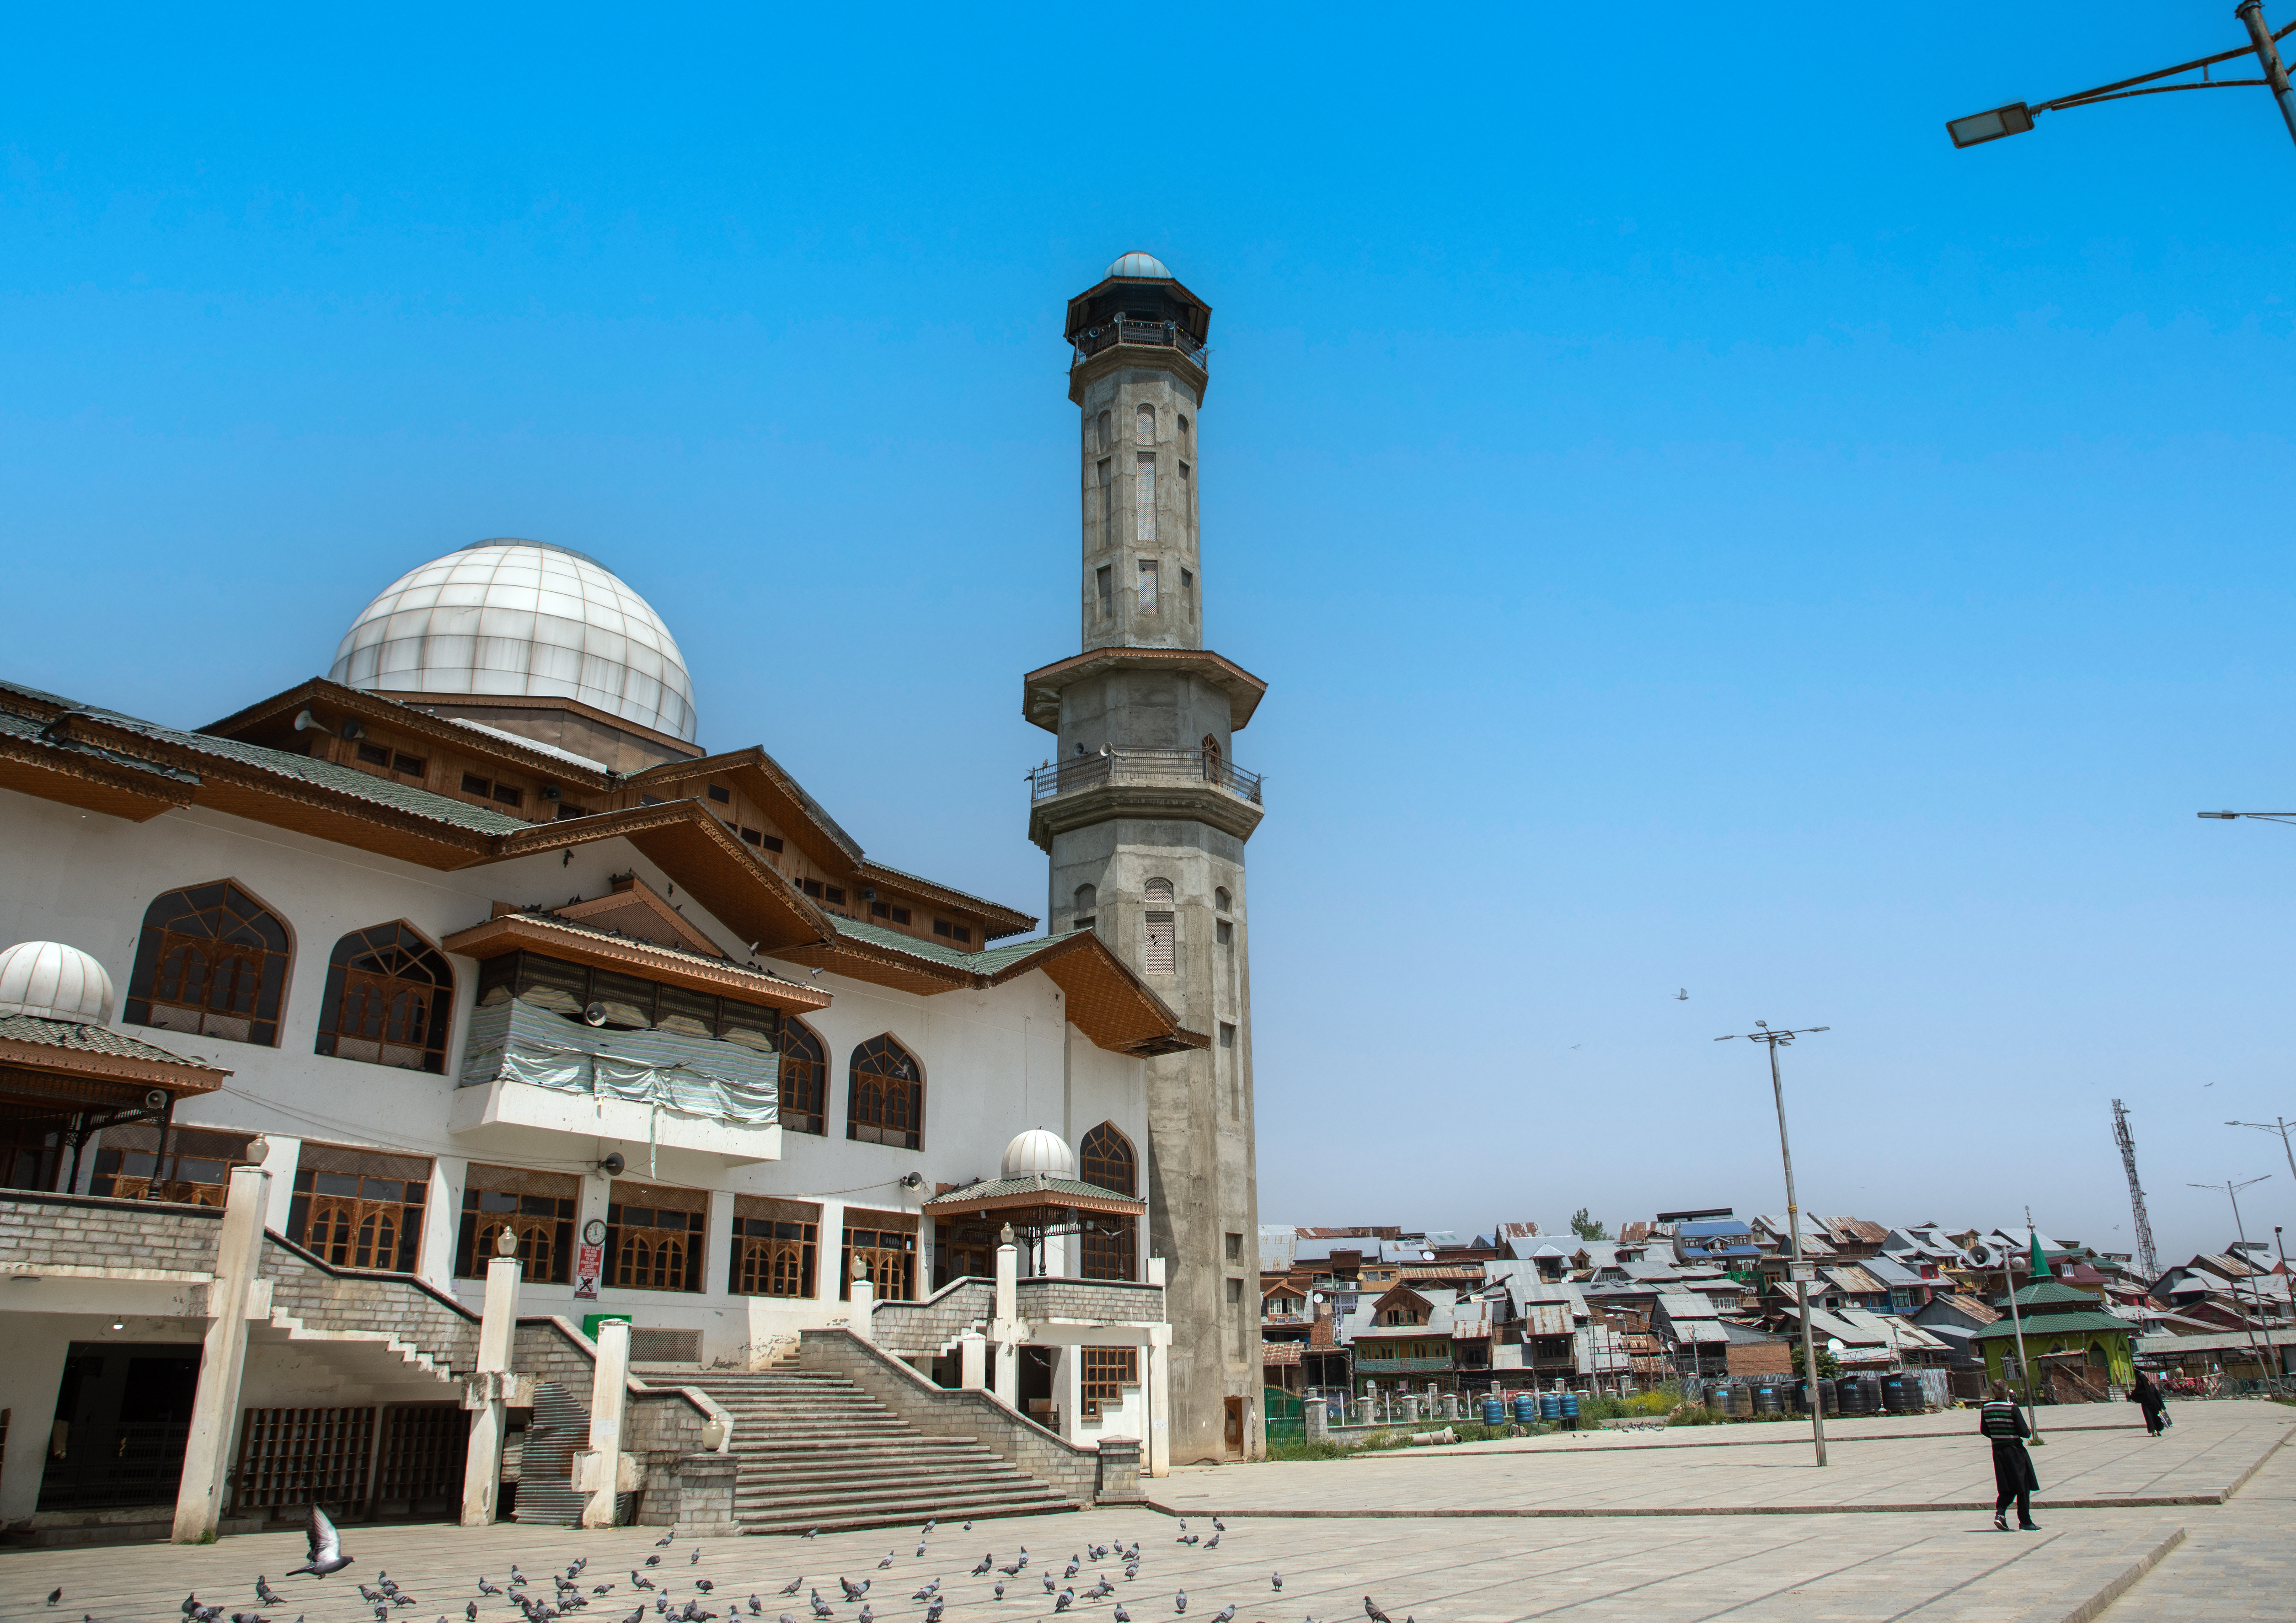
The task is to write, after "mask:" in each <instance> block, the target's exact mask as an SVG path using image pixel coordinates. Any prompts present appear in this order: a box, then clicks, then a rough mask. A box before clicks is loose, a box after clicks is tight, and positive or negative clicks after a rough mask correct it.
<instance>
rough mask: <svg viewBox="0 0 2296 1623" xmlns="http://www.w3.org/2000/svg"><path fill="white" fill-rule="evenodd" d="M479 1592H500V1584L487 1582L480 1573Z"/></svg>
mask: <svg viewBox="0 0 2296 1623" xmlns="http://www.w3.org/2000/svg"><path fill="white" fill-rule="evenodd" d="M479 1593H480V1594H501V1593H502V1586H501V1585H500V1584H489V1583H488V1582H487V1580H486V1576H485V1574H483V1573H481V1574H480V1577H479Z"/></svg>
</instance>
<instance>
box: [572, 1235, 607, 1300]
mask: <svg viewBox="0 0 2296 1623" xmlns="http://www.w3.org/2000/svg"><path fill="white" fill-rule="evenodd" d="M605 1271H606V1248H605V1247H604V1246H603V1245H586V1246H584V1247H582V1248H581V1249H580V1250H578V1251H577V1252H576V1253H575V1258H574V1296H575V1299H577V1300H578V1301H586V1302H594V1301H596V1300H597V1299H598V1275H601V1274H603V1273H604V1272H605Z"/></svg>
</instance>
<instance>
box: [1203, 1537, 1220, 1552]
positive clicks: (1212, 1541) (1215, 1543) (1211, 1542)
mask: <svg viewBox="0 0 2296 1623" xmlns="http://www.w3.org/2000/svg"><path fill="white" fill-rule="evenodd" d="M1204 1548H1205V1549H1207V1550H1217V1549H1218V1548H1219V1535H1218V1533H1214V1534H1213V1535H1212V1536H1211V1537H1210V1538H1207V1539H1205V1540H1204Z"/></svg>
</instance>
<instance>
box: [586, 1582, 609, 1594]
mask: <svg viewBox="0 0 2296 1623" xmlns="http://www.w3.org/2000/svg"><path fill="white" fill-rule="evenodd" d="M590 1593H591V1594H613V1593H614V1586H612V1585H611V1584H593V1585H591V1586H590Z"/></svg>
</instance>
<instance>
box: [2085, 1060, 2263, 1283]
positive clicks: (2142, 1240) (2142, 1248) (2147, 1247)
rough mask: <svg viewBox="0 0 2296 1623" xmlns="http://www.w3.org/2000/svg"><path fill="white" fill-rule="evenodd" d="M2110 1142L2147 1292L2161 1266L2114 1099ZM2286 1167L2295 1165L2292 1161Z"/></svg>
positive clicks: (2131, 1142)
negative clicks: (2116, 1152) (2124, 1183)
mask: <svg viewBox="0 0 2296 1623" xmlns="http://www.w3.org/2000/svg"><path fill="white" fill-rule="evenodd" d="M2112 1140H2113V1142H2114V1143H2117V1144H2119V1145H2120V1167H2121V1170H2122V1171H2124V1172H2126V1173H2128V1208H2129V1210H2130V1211H2131V1212H2133V1213H2135V1214H2136V1260H2137V1262H2138V1264H2139V1265H2140V1266H2143V1268H2144V1288H2145V1289H2146V1290H2148V1291H2149V1290H2151V1289H2152V1288H2153V1281H2154V1280H2156V1279H2158V1278H2159V1277H2160V1276H2161V1264H2160V1262H2159V1261H2158V1260H2157V1259H2156V1258H2154V1256H2153V1219H2152V1218H2150V1217H2146V1216H2145V1215H2144V1184H2140V1183H2138V1182H2137V1181H2136V1139H2135V1138H2133V1137H2131V1136H2130V1135H2129V1132H2128V1111H2127V1109H2125V1108H2124V1107H2123V1106H2122V1104H2121V1102H2120V1100H2118V1099H2115V1100H2114V1101H2113V1102H2112ZM2290 1164H2291V1165H2292V1166H2296V1161H2292V1162H2291V1163H2290Z"/></svg>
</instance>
